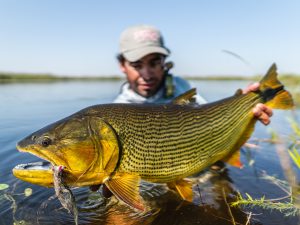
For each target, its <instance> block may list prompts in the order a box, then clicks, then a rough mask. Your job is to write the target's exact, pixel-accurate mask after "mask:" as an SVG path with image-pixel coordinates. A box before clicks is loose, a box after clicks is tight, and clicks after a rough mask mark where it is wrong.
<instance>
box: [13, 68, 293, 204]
mask: <svg viewBox="0 0 300 225" xmlns="http://www.w3.org/2000/svg"><path fill="white" fill-rule="evenodd" d="M194 94H195V90H191V91H189V92H187V93H186V94H183V95H182V96H179V97H178V98H176V99H175V100H174V101H173V102H172V103H171V104H162V105H157V104H105V105H96V106H91V107H88V108H86V109H83V110H81V111H79V112H77V113H75V114H73V115H71V116H69V117H67V118H65V119H62V120H60V121H57V122H55V123H53V124H51V125H49V126H47V127H45V128H43V129H41V130H39V131H37V132H35V133H33V134H31V135H29V136H28V137H27V138H25V139H24V140H22V141H20V142H19V143H18V145H17V148H18V149H19V150H20V151H24V152H30V153H32V154H34V155H36V156H38V157H40V158H43V159H45V160H47V161H49V162H51V164H52V165H53V166H58V165H62V166H64V168H65V180H66V182H67V184H68V185H71V186H89V185H97V184H103V183H104V184H105V185H106V186H107V187H108V188H109V190H110V191H111V192H112V193H113V194H114V195H115V196H116V197H117V198H119V199H120V200H122V201H123V202H125V203H127V204H128V205H130V206H132V207H134V208H137V209H140V210H144V203H143V201H142V200H141V198H140V195H139V181H140V179H143V180H146V181H149V182H157V183H167V185H168V187H169V188H171V189H173V190H175V191H176V192H177V193H178V194H179V195H180V196H181V197H182V198H183V199H185V200H188V201H192V198H193V197H192V184H191V183H190V182H189V181H187V180H185V179H184V178H186V177H188V176H190V175H193V174H195V173H197V172H199V171H201V170H203V169H205V168H206V167H208V166H210V165H212V164H213V163H215V162H216V161H218V160H224V161H228V162H230V163H231V164H233V165H236V166H240V165H241V164H240V162H239V149H240V147H241V146H242V145H243V144H244V143H245V142H246V141H247V139H248V138H249V137H250V136H251V134H252V132H253V130H254V125H255V122H256V121H257V118H256V117H254V115H253V113H252V109H253V107H254V106H255V105H256V104H257V103H264V104H266V105H268V106H270V107H271V108H279V109H289V108H292V107H293V100H292V97H291V96H290V94H289V93H288V92H287V91H286V90H284V87H283V85H282V84H281V83H280V82H279V81H278V79H277V73H276V66H275V65H273V66H272V67H271V68H270V69H269V71H268V73H267V74H266V75H265V77H264V78H263V79H262V80H261V82H260V89H259V90H258V91H256V92H250V93H248V94H242V92H241V91H240V90H239V91H237V93H236V94H235V95H234V96H232V97H229V98H226V99H222V100H220V101H217V102H213V103H209V104H205V105H195V104H189V103H188V101H189V100H190V98H191V97H192V96H193V95H194ZM13 173H14V175H15V176H16V177H18V178H19V179H22V180H24V181H28V182H31V183H35V184H39V185H43V186H48V187H51V186H53V172H52V170H51V168H50V167H43V164H26V165H24V164H23V165H19V166H16V167H15V168H14V170H13Z"/></svg>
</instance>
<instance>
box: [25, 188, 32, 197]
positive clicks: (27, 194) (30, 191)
mask: <svg viewBox="0 0 300 225" xmlns="http://www.w3.org/2000/svg"><path fill="white" fill-rule="evenodd" d="M24 194H25V196H26V197H29V196H30V195H32V189H31V188H26V189H25V190H24Z"/></svg>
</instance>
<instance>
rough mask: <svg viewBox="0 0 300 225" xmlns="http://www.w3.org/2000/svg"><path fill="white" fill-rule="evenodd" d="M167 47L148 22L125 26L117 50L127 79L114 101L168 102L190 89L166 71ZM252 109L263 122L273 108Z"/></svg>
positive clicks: (252, 88)
mask: <svg viewBox="0 0 300 225" xmlns="http://www.w3.org/2000/svg"><path fill="white" fill-rule="evenodd" d="M169 54H170V50H169V49H168V48H166V46H165V45H164V41H163V37H162V35H161V32H160V31H159V30H157V29H156V28H155V27H152V26H149V25H137V26H132V27H129V28H127V29H126V30H125V31H124V32H123V33H122V34H121V37H120V52H119V55H118V56H117V59H118V61H119V65H120V69H121V71H122V72H123V73H124V74H125V75H126V78H127V82H126V83H124V84H123V86H122V87H121V91H120V93H119V95H118V96H117V98H116V99H115V100H114V102H115V103H167V102H171V100H172V99H173V98H175V97H177V96H178V95H180V94H183V93H184V92H186V91H188V90H190V89H191V85H190V84H189V83H188V82H187V81H186V80H184V79H182V78H180V77H177V76H173V75H171V74H169V73H168V70H169V69H170V67H172V65H170V64H165V59H166V58H167V57H168V56H169ZM258 88H259V83H253V84H251V85H249V86H248V87H247V88H245V89H244V90H243V93H248V92H251V91H256V90H258ZM195 98H196V102H197V103H199V104H204V103H206V100H205V99H204V98H203V97H201V96H200V95H199V94H197V95H196V96H195ZM253 113H254V115H255V116H257V117H258V119H259V120H260V121H261V122H262V123H263V124H265V125H267V124H269V123H270V117H271V116H272V109H271V108H269V107H267V106H266V105H264V104H260V103H259V104H257V105H256V106H255V107H254V109H253Z"/></svg>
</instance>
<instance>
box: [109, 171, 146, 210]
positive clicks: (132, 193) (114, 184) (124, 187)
mask: <svg viewBox="0 0 300 225" xmlns="http://www.w3.org/2000/svg"><path fill="white" fill-rule="evenodd" d="M139 182H140V177H139V176H137V175H133V174H123V173H116V174H115V175H114V176H113V177H112V178H111V179H110V180H108V181H107V182H106V183H105V184H106V186H107V187H108V189H109V190H110V191H111V192H112V193H113V194H114V195H115V196H116V197H117V198H118V199H119V200H121V201H123V202H125V203H126V204H128V205H129V206H131V207H133V208H135V209H138V210H141V211H144V210H145V206H144V203H143V200H142V198H141V196H140V193H139Z"/></svg>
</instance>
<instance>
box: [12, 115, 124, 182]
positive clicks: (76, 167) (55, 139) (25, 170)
mask: <svg viewBox="0 0 300 225" xmlns="http://www.w3.org/2000/svg"><path fill="white" fill-rule="evenodd" d="M17 149H18V150H19V151H21V152H28V153H31V154H33V155H35V156H37V157H39V158H42V159H44V160H45V161H46V162H42V163H29V164H21V165H18V166H16V167H15V168H14V169H13V173H14V175H15V176H16V177H17V178H19V179H21V180H24V181H27V182H30V183H34V184H38V185H42V186H47V187H51V186H53V171H52V168H53V167H54V166H62V167H63V168H64V179H65V182H66V183H67V184H68V185H70V186H88V185H96V184H101V183H103V182H104V181H105V180H106V179H108V177H109V175H110V174H111V173H112V172H113V171H114V169H115V167H116V165H117V162H118V158H119V146H118V139H117V136H116V133H115V131H114V130H113V128H112V127H111V126H110V125H109V124H107V123H106V122H104V121H103V120H102V119H101V118H98V117H94V116H84V115H80V116H71V117H67V118H65V119H63V120H60V121H57V122H55V123H53V124H50V125H48V126H46V127H44V128H42V129H40V130H38V131H36V132H34V133H32V134H30V135H29V136H27V137H26V138H24V139H23V140H21V141H20V142H18V143H17Z"/></svg>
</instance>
